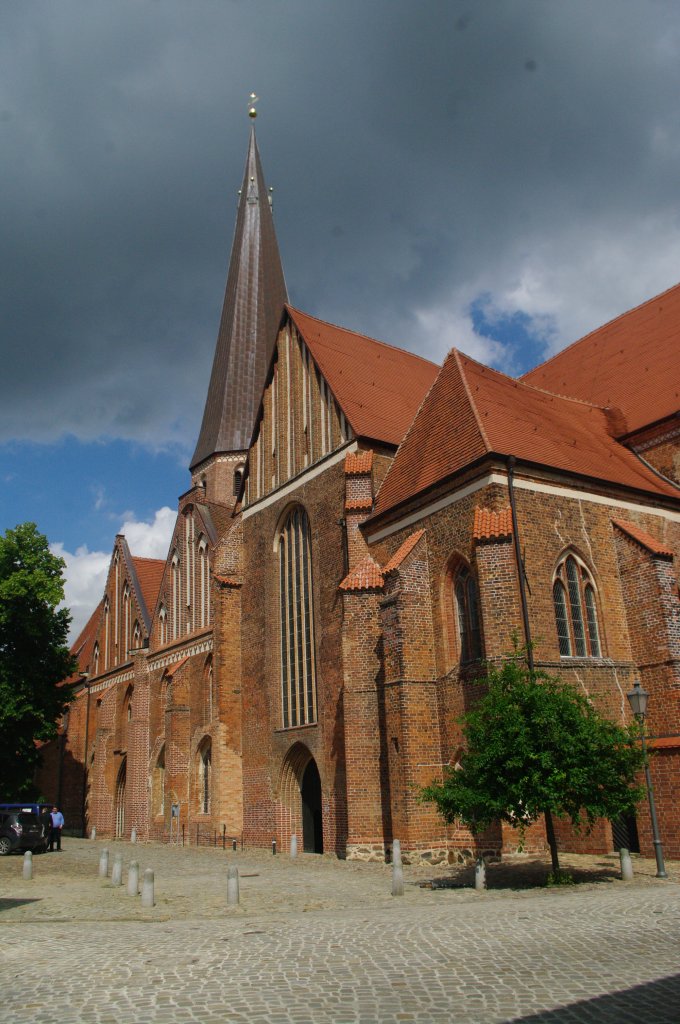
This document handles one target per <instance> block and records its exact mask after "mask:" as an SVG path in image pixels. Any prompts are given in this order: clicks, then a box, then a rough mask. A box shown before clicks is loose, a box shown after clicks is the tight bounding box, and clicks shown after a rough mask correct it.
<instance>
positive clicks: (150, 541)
mask: <svg viewBox="0 0 680 1024" xmlns="http://www.w3.org/2000/svg"><path fill="white" fill-rule="evenodd" d="M176 515H177V513H176V512H175V511H174V510H173V509H171V508H169V507H168V506H167V505H164V506H163V508H159V509H158V510H157V511H156V512H155V513H154V516H153V519H152V520H151V522H143V521H139V520H137V519H135V517H134V515H133V514H132V513H126V516H128V517H129V518H125V520H124V522H123V524H122V526H121V528H120V530H119V531H118V532H119V533H122V534H124V535H125V539H126V540H127V542H128V546H129V548H130V551H131V553H132V554H133V555H137V556H139V557H140V558H165V557H166V555H167V553H168V546H169V544H170V538H171V536H172V530H173V527H174V525H175V518H176ZM50 549H51V551H52V552H53V554H55V555H58V556H59V557H60V558H63V559H64V561H65V562H66V569H65V571H64V581H65V582H64V594H65V599H64V603H65V605H66V606H67V608H69V609H70V611H71V615H72V616H73V621H72V623H71V633H70V638H71V641H73V640H75V638H76V637H77V636H78V634H79V633H80V631H81V630H82V628H83V626H84V625H85V623H86V622H87V620H88V619H89V617H90V615H91V614H92V612H93V610H94V609H95V608H96V606H97V604H98V603H99V601H100V600H101V598H102V595H103V593H104V587H105V585H106V575H107V572H108V568H109V563H110V561H111V552H110V551H90V550H88V548H87V546H85V545H83V546H82V547H79V548H76V550H75V552H70V551H67V550H66V548H65V547H64V545H63V543H61V542H58V543H56V544H51V545H50Z"/></svg>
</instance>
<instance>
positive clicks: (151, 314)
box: [0, 0, 680, 632]
mask: <svg viewBox="0 0 680 1024" xmlns="http://www.w3.org/2000/svg"><path fill="white" fill-rule="evenodd" d="M252 91H254V92H256V93H257V95H258V96H259V97H260V100H259V102H258V104H257V108H258V118H257V137H258V145H259V148H260V153H261V156H262V162H263V166H264V172H265V177H266V179H267V182H268V184H269V185H271V186H273V188H274V193H273V195H274V217H275V223H276V230H277V235H278V240H279V246H280V249H281V255H282V260H283V265H284V271H285V275H286V282H287V286H288V292H289V296H290V300H291V302H292V303H293V304H294V305H296V306H297V307H299V308H300V309H303V310H304V311H306V312H308V313H311V314H313V315H315V316H319V317H321V318H322V319H324V320H328V321H331V322H334V323H338V324H341V325H342V326H344V327H348V328H351V329H353V330H357V331H360V332H362V333H365V334H369V335H371V336H373V337H377V338H380V339H382V340H385V341H388V342H390V343H392V344H397V345H402V346H404V347H406V348H408V349H410V350H412V351H415V352H418V353H420V354H422V355H424V356H427V357H428V358H430V359H434V360H436V361H438V362H440V361H442V360H443V358H444V356H445V354H446V352H447V351H448V350H449V349H450V348H451V347H453V346H456V347H458V348H460V349H462V350H463V351H465V352H467V353H469V354H470V355H472V356H474V357H476V358H479V359H481V360H482V361H485V362H488V363H490V364H492V365H494V366H496V367H498V368H499V369H502V370H504V371H506V372H508V373H512V374H517V373H521V372H522V371H523V370H526V369H529V368H530V367H531V366H533V365H535V364H536V363H537V362H540V361H541V360H542V359H544V358H546V357H548V356H549V355H550V354H552V353H553V352H555V351H558V350H559V349H560V348H562V347H564V346H565V345H567V344H569V343H570V342H572V341H574V340H575V339H577V338H579V337H581V336H582V335H583V334H585V333H587V332H588V331H589V330H591V329H593V328H595V327H597V326H599V325H600V324H602V323H604V322H606V321H607V320H609V319H611V318H612V317H615V316H616V315H618V314H619V313H622V312H624V311H625V310H627V309H630V308H631V307H633V306H634V305H636V304H638V303H639V302H641V301H643V300H645V299H647V298H649V297H651V296H653V295H655V294H657V293H658V292H661V291H662V290H664V289H666V288H668V287H670V286H671V285H673V284H675V283H677V281H678V279H679V278H680V104H679V103H678V97H679V96H680V5H678V4H677V2H675V0H597V3H593V2H592V0H361V2H359V0H343V2H342V3H339V2H337V0H285V2H284V0H116V2H115V3H111V2H110V0H24V2H22V3H16V0H0V185H1V187H0V332H1V333H0V339H1V350H2V355H3V360H2V373H1V374H0V531H2V532H4V530H5V529H7V528H12V527H14V526H15V525H16V524H17V523H19V522H24V521H26V520H31V521H34V522H36V523H37V524H38V527H39V528H40V530H41V531H42V532H43V533H45V534H46V535H47V537H48V539H49V541H50V543H51V544H52V546H53V550H55V551H56V552H57V553H59V554H60V555H61V556H62V557H63V558H64V559H65V561H66V580H67V602H68V603H69V605H70V607H71V609H72V612H73V614H74V626H73V628H74V632H77V629H78V628H79V627H80V626H81V625H82V624H83V622H84V621H85V619H86V617H87V614H88V613H89V611H91V610H92V608H93V607H94V605H95V604H96V603H97V601H98V600H99V598H100V596H101V592H102V589H103V585H104V578H105V572H106V567H107V565H108V561H109V558H110V555H111V551H112V546H113V539H114V536H115V534H116V533H117V532H124V533H125V535H126V537H127V539H128V543H129V544H130V547H131V549H132V551H133V554H138V555H146V556H149V557H160V558H163V557H165V554H166V550H167V544H168V542H169V537H170V532H171V530H172V525H173V522H174V516H175V511H174V510H176V507H177V497H178V495H179V494H181V493H182V492H183V491H185V490H186V489H187V488H188V486H189V474H188V469H187V466H188V461H189V459H190V457H191V454H192V452H193V448H194V445H195V442H196V437H197V434H198V428H199V425H200V419H201V415H202V411H203V402H204V399H205V395H206V390H207V384H208V379H209V374H210V366H211V362H212V356H213V351H214V344H215V339H216V335H217V326H218V321H219V314H220V309H221V305H222V299H223V294H224V285H225V280H226V272H227V265H228V259H229V251H230V246H231V241H232V237H233V231H234V222H235V214H236V202H237V190H238V188H239V187H240V184H241V180H242V176H243V167H244V162H245V156H246V148H247V142H248V132H249V121H248V117H247V108H248V96H249V94H250V93H251V92H252Z"/></svg>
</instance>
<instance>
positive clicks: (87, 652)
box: [58, 601, 103, 686]
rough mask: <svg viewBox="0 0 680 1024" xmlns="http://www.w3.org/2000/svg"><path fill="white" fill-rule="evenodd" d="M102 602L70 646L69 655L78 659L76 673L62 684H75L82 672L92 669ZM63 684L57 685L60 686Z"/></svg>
mask: <svg viewBox="0 0 680 1024" xmlns="http://www.w3.org/2000/svg"><path fill="white" fill-rule="evenodd" d="M102 603H103V602H102V601H100V602H99V604H98V605H97V607H96V608H95V610H94V611H93V612H92V615H90V617H89V619H88V620H87V622H86V623H85V625H84V626H83V628H82V629H81V631H80V633H79V634H78V636H77V637H76V639H75V640H74V642H73V643H72V644H71V654H73V655H74V656H75V657H76V658H77V659H78V670H79V671H78V672H75V673H74V674H73V675H72V676H69V677H68V679H65V680H63V683H75V682H76V681H77V680H78V679H80V677H81V675H82V674H83V672H88V671H89V670H90V668H91V667H92V652H93V650H94V642H95V640H96V639H97V626H98V625H99V617H100V615H101V610H102ZM63 683H59V684H58V685H59V686H62V685H63Z"/></svg>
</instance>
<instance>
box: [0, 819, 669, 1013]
mask: <svg viewBox="0 0 680 1024" xmlns="http://www.w3.org/2000/svg"><path fill="white" fill-rule="evenodd" d="M104 845H105V844H104V843H100V842H97V843H91V842H89V841H85V840H74V839H65V840H64V852H63V853H61V854H57V853H53V854H48V855H46V856H41V857H39V856H36V857H35V858H34V878H33V880H32V881H23V880H22V858H21V856H16V855H15V856H11V857H5V858H2V859H0V924H2V925H3V929H2V952H1V953H0V983H1V984H2V990H1V992H2V995H1V1002H0V1008H1V1009H0V1013H1V1014H2V1019H3V1020H4V1021H7V1022H10V1024H24V1022H28V1021H31V1022H35V1024H47V1022H55V1024H56V1022H59V1024H69V1022H81V1021H87V1022H90V1021H91V1022H93V1024H109V1022H110V1024H113V1022H115V1024H127V1022H134V1024H137V1022H138V1024H142V1022H149V1024H183V1022H203V1021H206V1022H207V1021H212V1020H220V1021H228V1022H232V1021H233V1022H246V1021H247V1022H248V1024H265V1022H266V1024H377V1022H380V1024H383V1022H384V1024H397V1022H403V1021H410V1022H416V1024H430V1022H433V1024H434V1022H447V1024H459V1022H460V1024H500V1022H505V1024H509V1022H515V1024H518V1022H520V1021H521V1022H524V1024H572V1022H574V1024H581V1022H584V1024H589V1022H593V1024H605V1022H606V1024H623V1022H627V1021H631V1022H632V1021H635V1022H636V1024H637V1022H643V1024H680V865H677V864H675V865H673V866H672V869H671V870H670V872H669V874H670V876H671V877H670V879H669V880H668V881H661V880H658V879H656V878H654V868H653V865H652V864H650V862H648V861H640V860H637V861H636V862H635V866H636V880H635V881H634V882H632V883H623V882H620V881H618V880H617V879H616V866H617V861H616V860H615V859H614V858H592V857H591V858H585V857H580V858H579V857H569V858H565V866H570V867H571V868H573V869H574V870H575V871H576V873H577V876H578V877H580V878H585V879H588V881H585V882H583V883H582V884H579V885H576V886H572V887H563V888H559V889H545V888H537V887H535V886H533V887H531V883H532V882H533V881H534V880H535V876H536V875H537V874H539V873H544V872H545V870H546V869H545V865H540V866H538V865H534V864H531V863H530V862H528V861H526V860H523V861H522V860H517V861H515V862H513V863H512V864H510V865H507V866H506V865H504V866H502V867H501V866H493V867H492V868H491V869H490V871H489V877H490V884H491V885H492V886H494V888H491V889H490V890H489V891H488V892H487V893H484V894H477V893H475V892H474V890H472V889H471V888H469V887H467V888H466V887H463V886H462V884H461V883H464V882H465V881H468V882H469V877H470V875H469V872H467V873H464V872H463V873H461V872H460V871H454V870H453V869H446V868H443V869H434V868H429V869H428V868H423V867H418V868H416V867H408V866H407V867H405V869H404V873H405V878H406V883H407V884H406V892H405V895H404V896H403V897H401V898H393V897H392V896H391V895H390V869H389V867H387V866H384V865H380V864H358V863H356V862H340V861H335V860H333V859H331V858H326V857H314V856H311V855H307V856H300V857H299V858H298V859H297V860H296V861H294V862H291V861H290V860H289V859H288V858H287V857H284V856H277V857H272V856H271V854H268V853H265V852H264V851H254V852H247V853H245V854H244V853H241V852H239V853H238V854H233V853H231V852H223V851H222V850H211V849H201V850H195V849H177V848H168V847H161V846H157V845H152V844H150V845H138V846H135V847H131V846H130V845H129V844H126V843H111V844H109V849H110V851H111V855H112V857H113V854H114V853H117V852H120V853H122V854H123V855H124V860H125V864H126V867H127V863H128V862H129V860H130V859H131V857H133V856H134V857H135V859H138V860H139V862H140V868H141V869H142V871H143V869H144V868H145V867H148V866H150V867H153V868H154V870H155V873H156V906H155V907H154V908H153V909H148V910H144V909H143V908H142V907H141V906H140V905H139V904H140V900H139V899H135V897H131V896H128V895H127V892H126V887H125V877H126V876H124V880H123V881H124V884H123V886H122V887H121V888H114V887H113V886H112V885H111V881H110V879H100V878H99V877H98V873H97V867H98V862H99V855H100V852H101V850H102V848H103V847H104ZM233 863H237V864H238V866H239V869H240V872H241V904H240V906H239V907H236V908H231V907H227V903H226V868H227V866H228V865H229V864H233ZM427 880H430V881H434V882H435V885H436V884H437V882H438V883H439V885H440V886H441V887H434V888H421V887H420V885H421V883H422V882H424V881H427ZM508 884H511V885H513V886H527V887H525V888H517V887H513V888H507V887H504V886H506V885H508Z"/></svg>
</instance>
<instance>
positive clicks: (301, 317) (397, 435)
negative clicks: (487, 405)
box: [286, 306, 439, 445]
mask: <svg viewBox="0 0 680 1024" xmlns="http://www.w3.org/2000/svg"><path fill="white" fill-rule="evenodd" d="M286 309H287V311H288V314H289V316H290V318H291V320H292V322H293V324H294V325H295V327H296V328H297V330H298V331H299V333H300V334H301V336H302V338H303V339H304V341H305V344H306V345H307V347H308V348H309V350H310V352H311V353H312V356H313V358H314V361H315V363H316V365H317V366H318V368H319V370H320V371H321V373H322V375H323V377H324V378H325V380H326V383H327V384H328V385H329V387H330V389H331V391H332V392H333V395H334V397H335V399H336V401H337V402H338V403H339V405H340V407H341V408H342V411H343V412H344V414H345V416H346V418H347V420H348V421H349V424H350V426H351V427H352V430H353V432H354V434H355V436H356V437H362V438H367V439H370V440H375V441H382V442H384V443H387V444H392V445H398V444H399V443H400V442H401V440H402V438H403V436H404V434H405V433H406V431H407V430H408V428H409V425H410V424H411V422H412V421H413V417H414V416H415V414H416V412H417V411H418V407H419V405H420V403H421V402H422V400H423V398H424V396H425V395H426V393H427V391H428V388H429V387H430V386H431V384H432V382H433V381H434V379H435V378H436V376H437V372H438V370H439V367H438V366H437V365H436V363H431V362H430V361H429V360H428V359H423V358H422V357H421V356H416V355H413V354H412V353H411V352H407V351H406V349H403V348H396V347H394V346H393V345H387V344H385V342H383V341H375V340H374V339H373V338H367V337H365V336H364V335H363V334H357V333H356V332H355V331H349V330H346V329H345V328H343V327H336V326H334V325H333V324H327V323H325V322H324V321H323V320H317V319H316V317H313V316H309V315H308V314H307V313H302V312H301V311H300V310H299V309H293V308H292V307H291V306H286Z"/></svg>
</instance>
